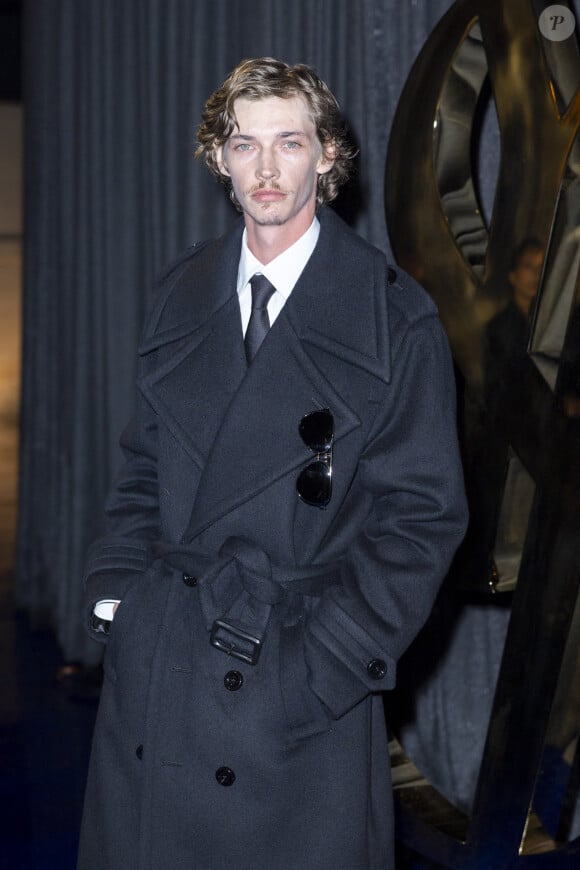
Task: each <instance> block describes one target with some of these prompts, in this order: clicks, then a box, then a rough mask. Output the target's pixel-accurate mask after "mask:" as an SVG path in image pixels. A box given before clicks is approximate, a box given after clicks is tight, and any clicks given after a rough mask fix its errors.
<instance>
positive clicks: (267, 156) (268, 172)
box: [256, 148, 280, 180]
mask: <svg viewBox="0 0 580 870" xmlns="http://www.w3.org/2000/svg"><path fill="white" fill-rule="evenodd" d="M279 174H280V171H279V169H278V164H277V161H276V156H275V154H274V152H273V151H271V150H270V149H269V148H264V150H263V151H262V152H261V153H260V160H259V162H258V166H257V167H256V175H257V176H258V178H263V179H265V180H268V179H271V178H277V177H278V175H279Z"/></svg>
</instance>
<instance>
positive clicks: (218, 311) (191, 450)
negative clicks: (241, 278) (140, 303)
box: [139, 225, 246, 470]
mask: <svg viewBox="0 0 580 870" xmlns="http://www.w3.org/2000/svg"><path fill="white" fill-rule="evenodd" d="M241 232H242V226H241V225H238V226H237V227H236V228H235V229H234V230H233V231H232V232H230V233H229V234H228V235H227V236H225V237H224V238H223V239H221V240H219V242H218V243H217V246H216V245H212V246H211V248H207V249H205V250H202V251H200V252H199V253H195V252H194V254H193V256H192V257H191V258H190V260H189V261H188V262H187V264H186V266H185V268H184V270H180V271H179V275H178V278H177V279H176V280H175V281H174V282H172V281H169V282H168V285H169V286H168V288H167V292H166V293H165V294H162V298H161V300H160V302H159V304H158V309H157V311H155V312H154V313H153V316H152V318H151V325H150V328H149V332H148V334H147V335H146V336H145V339H144V341H143V343H142V345H141V348H140V353H141V355H142V356H143V357H144V359H145V363H146V364H145V370H146V374H145V375H143V376H142V377H141V379H140V381H139V387H140V389H141V391H142V392H143V394H144V395H145V396H146V398H147V400H148V401H149V402H150V404H151V405H152V407H153V408H154V410H155V411H156V412H157V413H158V414H159V415H160V416H161V418H162V419H163V421H164V423H165V425H166V426H167V427H168V428H169V429H170V431H171V432H172V434H173V436H174V437H175V438H176V440H177V441H178V443H180V444H181V445H182V446H183V447H184V449H185V451H186V452H187V454H188V455H189V456H190V458H191V459H192V460H193V462H194V463H195V464H196V465H197V466H198V468H199V469H200V470H201V469H203V468H204V467H205V464H206V461H207V457H208V454H209V452H210V448H211V445H212V443H213V440H214V438H215V435H216V432H217V430H218V429H219V426H220V423H221V421H222V419H223V417H224V414H225V412H226V409H227V407H228V405H229V403H230V402H231V400H232V398H233V396H235V394H236V392H237V390H238V388H239V386H240V383H241V382H242V380H243V378H244V375H245V372H246V361H245V354H244V344H243V336H242V327H241V319H240V308H239V303H238V296H237V293H236V281H237V269H238V261H239V251H240V244H241ZM169 300H170V302H169V304H167V303H168V301H169ZM148 360H149V362H148Z"/></svg>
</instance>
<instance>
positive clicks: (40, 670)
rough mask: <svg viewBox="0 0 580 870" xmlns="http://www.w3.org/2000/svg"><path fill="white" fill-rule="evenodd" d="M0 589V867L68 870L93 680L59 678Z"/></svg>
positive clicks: (46, 646) (53, 656)
mask: <svg viewBox="0 0 580 870" xmlns="http://www.w3.org/2000/svg"><path fill="white" fill-rule="evenodd" d="M0 588H1V593H0V808H1V809H0V868H1V870H52V868H55V870H73V868H74V867H75V863H76V852H77V845H78V831H79V823H80V816H81V811H82V800H83V792H84V785H85V777H86V770H87V764H88V757H89V749H90V740H91V734H92V730H93V725H94V719H95V714H96V709H97V697H98V677H99V675H98V673H96V672H89V673H86V672H82V671H81V672H80V673H79V672H74V671H73V673H72V674H69V673H67V672H66V671H65V672H64V673H63V672H62V670H61V669H62V667H63V665H64V662H63V661H62V657H61V655H60V652H59V649H58V647H57V645H56V643H55V641H54V637H53V634H52V632H51V631H49V630H48V629H46V628H44V629H41V628H37V629H34V628H33V627H32V626H31V625H30V622H29V620H28V618H27V617H25V616H24V615H21V614H17V613H15V611H14V607H13V605H12V602H11V593H10V586H9V583H7V582H3V583H2V584H1V587H0Z"/></svg>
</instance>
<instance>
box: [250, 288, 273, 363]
mask: <svg viewBox="0 0 580 870" xmlns="http://www.w3.org/2000/svg"><path fill="white" fill-rule="evenodd" d="M250 284H251V287H252V313H251V315H250V321H249V323H248V328H247V330H246V337H245V338H244V344H245V346H246V359H247V361H248V365H249V364H250V363H251V362H252V360H253V359H254V357H255V356H256V354H257V353H258V348H259V347H260V345H261V344H262V342H263V341H264V339H265V338H266V333H267V332H268V330H269V329H270V320H269V318H268V309H267V307H266V306H267V305H268V301H269V299H270V296H271V295H272V293H275V291H276V288H275V287H274V286H273V285H272V284H270V282H269V281H268V279H267V278H266V276H265V275H259V274H256V275H253V276H252V277H251V278H250Z"/></svg>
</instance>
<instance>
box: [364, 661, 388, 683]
mask: <svg viewBox="0 0 580 870" xmlns="http://www.w3.org/2000/svg"><path fill="white" fill-rule="evenodd" d="M367 673H368V675H369V677H371V678H372V679H373V680H382V679H383V677H386V676H387V663H386V662H384V661H383V660H382V659H372V661H370V662H369V663H368V665H367Z"/></svg>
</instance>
